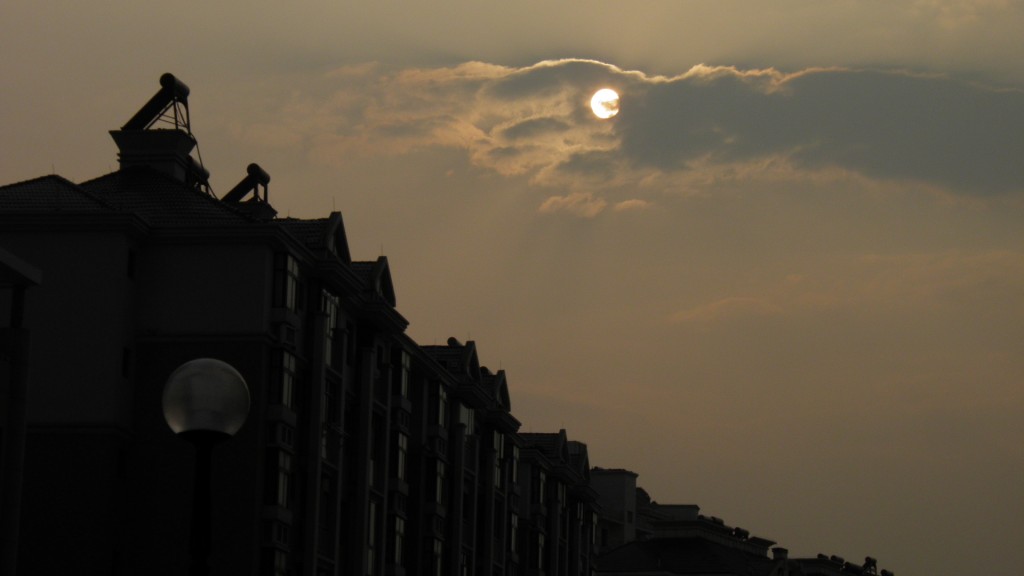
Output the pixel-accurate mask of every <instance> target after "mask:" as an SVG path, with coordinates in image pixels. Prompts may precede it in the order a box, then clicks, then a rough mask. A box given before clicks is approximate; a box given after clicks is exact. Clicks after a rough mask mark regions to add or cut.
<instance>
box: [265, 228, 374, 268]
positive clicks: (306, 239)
mask: <svg viewBox="0 0 1024 576" xmlns="http://www.w3.org/2000/svg"><path fill="white" fill-rule="evenodd" d="M275 222H276V223H277V224H278V225H279V226H281V227H282V228H284V229H285V230H287V231H288V233H290V234H291V235H292V236H294V237H295V239H296V240H298V241H299V242H302V243H303V244H304V245H305V246H306V247H308V248H310V249H312V250H322V249H324V248H326V247H327V244H326V238H327V227H328V224H329V220H328V219H327V218H317V219H314V220H299V219H297V218H278V219H277V220H275ZM367 264H370V265H372V264H374V263H373V262H368V263H367Z"/></svg>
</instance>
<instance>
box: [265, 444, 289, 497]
mask: <svg viewBox="0 0 1024 576" xmlns="http://www.w3.org/2000/svg"><path fill="white" fill-rule="evenodd" d="M291 479H292V455H291V453H289V452H286V451H284V450H280V449H271V450H270V451H269V452H268V457H267V484H268V486H267V492H266V494H267V503H268V504H272V505H277V506H281V507H282V508H288V507H289V506H290V505H291Z"/></svg>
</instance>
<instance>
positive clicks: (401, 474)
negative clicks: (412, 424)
mask: <svg viewBox="0 0 1024 576" xmlns="http://www.w3.org/2000/svg"><path fill="white" fill-rule="evenodd" d="M396 444H397V446H396V448H397V450H396V453H395V477H396V478H398V479H399V480H401V481H403V482H404V481H405V479H406V463H407V460H408V455H409V437H408V436H406V435H405V434H403V433H401V432H399V433H398V434H397V435H396Z"/></svg>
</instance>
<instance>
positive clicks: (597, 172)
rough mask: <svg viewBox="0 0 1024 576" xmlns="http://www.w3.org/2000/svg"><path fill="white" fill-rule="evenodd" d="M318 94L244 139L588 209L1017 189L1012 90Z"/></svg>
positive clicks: (358, 89) (354, 81)
mask: <svg viewBox="0 0 1024 576" xmlns="http://www.w3.org/2000/svg"><path fill="white" fill-rule="evenodd" d="M604 86H611V87H613V88H615V89H616V90H617V91H618V92H619V93H620V95H621V113H620V114H619V115H618V116H617V117H615V118H614V119H612V120H610V121H601V120H598V119H596V118H595V117H594V116H593V115H592V114H591V112H590V111H589V108H588V106H587V101H588V100H589V98H590V95H591V94H592V93H593V92H594V91H595V90H596V89H598V88H601V87H604ZM321 90H322V92H320V93H317V94H301V95H296V96H294V97H293V98H292V99H291V100H290V101H289V102H288V105H287V106H286V107H285V109H284V110H282V114H280V115H279V122H280V123H281V124H282V125H281V126H278V127H274V126H268V125H265V124H261V125H260V126H258V127H257V128H254V130H253V134H254V135H255V136H256V137H257V138H261V139H265V138H266V137H267V135H273V134H283V135H286V136H287V140H288V142H289V144H291V143H293V142H294V141H295V139H296V138H301V139H302V144H303V145H304V146H305V147H306V148H307V149H308V153H309V154H310V156H311V157H313V158H315V159H317V160H318V161H319V162H323V163H328V164H330V163H340V164H344V163H347V162H351V161H353V159H354V158H359V157H362V156H365V155H401V154H405V153H408V152H410V151H413V150H416V149H422V148H427V147H437V146H440V147H447V148H454V149H459V150H463V151H465V153H466V154H467V156H468V158H470V159H471V161H472V162H473V163H474V164H475V165H476V166H478V167H480V168H483V169H485V170H492V171H494V172H496V173H498V174H501V175H525V176H527V177H528V179H529V181H530V183H531V184H532V185H534V186H537V187H559V188H561V189H563V190H568V191H570V192H582V191H586V192H588V193H590V194H592V195H595V196H599V197H604V196H606V195H609V194H611V193H613V192H612V191H613V190H614V189H619V188H622V187H624V186H629V187H632V188H635V189H638V190H639V189H646V190H648V191H649V192H652V193H653V192H664V191H667V190H679V189H683V188H687V187H694V186H701V183H702V182H704V183H707V182H708V176H709V175H715V174H718V175H721V174H733V175H736V174H743V175H745V177H758V175H759V174H764V173H766V172H765V168H766V167H769V168H770V170H769V172H771V171H776V173H777V170H778V168H779V167H780V166H783V167H786V168H787V170H788V172H789V174H790V176H792V177H797V178H806V177H815V175H817V176H819V177H820V175H821V174H827V173H835V171H836V170H838V171H839V172H840V173H841V172H851V173H857V174H860V175H863V176H865V177H868V178H873V179H879V180H899V181H915V182H923V183H926V184H928V185H931V186H936V187H938V188H940V189H944V190H947V191H949V192H951V193H954V194H959V195H970V196H990V195H1000V194H1015V193H1021V192H1024V163H1022V162H1020V161H1019V151H1020V150H1021V149H1024V92H1022V91H1020V90H999V89H994V88H990V87H985V86H980V85H977V84H972V83H969V82H964V81H959V80H955V79H951V78H947V77H943V76H937V75H923V74H913V73H909V72H902V71H874V70H852V69H842V68H828V69H822V68H814V69H805V70H800V71H797V72H795V73H783V72H780V71H778V70H775V69H771V68H767V69H747V70H743V69H739V68H736V67H724V66H706V65H698V66H694V67H692V68H691V69H690V70H688V71H686V72H684V73H681V74H679V75H677V76H674V77H668V76H662V75H648V74H645V73H643V72H639V71H626V70H622V69H620V68H617V67H615V66H612V65H609V64H605V63H601V62H597V61H593V60H556V61H544V62H540V63H537V64H534V65H532V66H526V67H521V68H515V67H506V66H499V65H495V64H488V63H483V62H467V63H464V64H460V65H457V66H452V67H441V68H422V69H405V70H398V71H388V70H386V69H383V68H381V67H378V66H357V67H349V68H345V69H340V70H337V71H335V72H333V73H331V74H329V75H327V76H325V77H324V78H323V79H322V86H321ZM297 134H298V135H301V136H296V135H297ZM656 187H659V188H657V189H656Z"/></svg>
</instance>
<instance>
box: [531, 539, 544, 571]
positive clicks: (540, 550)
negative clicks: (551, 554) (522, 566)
mask: <svg viewBox="0 0 1024 576" xmlns="http://www.w3.org/2000/svg"><path fill="white" fill-rule="evenodd" d="M533 567H534V568H535V569H536V570H538V571H539V572H543V571H544V535H543V534H537V556H536V558H534V565H533Z"/></svg>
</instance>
